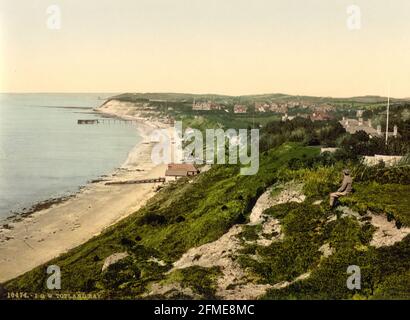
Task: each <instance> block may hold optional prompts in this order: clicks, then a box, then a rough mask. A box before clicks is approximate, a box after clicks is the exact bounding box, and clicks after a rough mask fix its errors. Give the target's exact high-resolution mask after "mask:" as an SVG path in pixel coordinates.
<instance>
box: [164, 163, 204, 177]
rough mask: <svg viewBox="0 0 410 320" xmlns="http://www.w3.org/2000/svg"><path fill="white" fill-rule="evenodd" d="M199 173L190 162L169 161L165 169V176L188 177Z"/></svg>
mask: <svg viewBox="0 0 410 320" xmlns="http://www.w3.org/2000/svg"><path fill="white" fill-rule="evenodd" d="M198 173H199V170H198V169H197V168H196V167H195V166H194V165H193V164H190V163H181V164H179V163H171V164H169V165H168V169H167V170H166V171H165V176H166V177H175V179H177V178H178V177H190V176H195V175H197V174H198Z"/></svg>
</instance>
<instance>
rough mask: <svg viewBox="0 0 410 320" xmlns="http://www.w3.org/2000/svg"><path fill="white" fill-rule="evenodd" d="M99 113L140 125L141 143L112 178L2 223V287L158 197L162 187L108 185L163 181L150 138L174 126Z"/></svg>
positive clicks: (94, 183) (0, 274)
mask: <svg viewBox="0 0 410 320" xmlns="http://www.w3.org/2000/svg"><path fill="white" fill-rule="evenodd" d="M100 108H101V107H99V108H96V109H93V111H94V112H96V113H98V114H100V115H102V116H107V117H116V118H120V119H121V118H122V119H130V118H132V119H133V120H137V121H138V122H139V125H138V127H137V128H136V129H137V130H138V132H139V134H140V136H141V138H142V139H141V141H139V142H138V143H137V144H136V145H135V146H134V147H133V148H132V149H131V150H130V152H129V153H128V157H127V159H126V160H125V161H124V162H123V163H122V164H121V165H120V167H118V168H116V169H115V170H114V171H113V172H111V173H110V174H108V175H104V176H100V177H99V178H98V179H95V180H94V181H89V182H88V183H87V184H86V185H85V186H80V187H79V190H78V191H77V192H76V193H73V194H72V195H67V196H63V197H60V198H51V199H48V200H46V201H42V202H39V203H36V204H34V205H33V206H32V207H30V208H29V209H28V210H27V212H25V213H24V212H23V213H20V214H17V215H12V216H9V217H5V218H4V219H2V220H0V283H1V282H5V281H8V280H11V279H13V278H15V277H17V276H19V275H21V274H23V273H25V272H27V271H30V270H32V269H33V268H35V267H37V266H39V265H41V264H43V263H46V262H47V261H50V260H51V259H53V258H55V257H57V256H59V255H61V254H63V253H65V252H67V251H69V250H70V249H73V248H75V247H76V246H78V245H81V244H82V243H84V242H86V241H88V240H89V239H91V238H92V237H94V236H97V235H99V234H100V233H101V232H103V231H104V230H105V229H107V228H108V227H110V226H112V225H113V224H115V223H117V222H118V221H120V220H122V219H123V218H125V217H127V216H129V215H130V214H132V213H134V212H135V211H137V210H138V209H140V208H141V207H142V206H143V205H144V204H145V203H146V202H147V201H148V199H150V198H151V197H152V196H153V195H154V194H155V192H156V188H157V186H158V185H159V184H158V183H152V184H143V185H141V184H140V185H121V186H119V185H113V186H109V185H105V182H107V181H120V180H132V179H149V178H157V177H160V176H163V175H164V172H165V165H154V164H152V162H151V158H150V157H151V150H152V147H153V146H152V143H151V142H150V139H149V136H150V133H151V132H152V130H154V129H156V128H167V127H169V126H167V125H165V124H164V123H162V122H161V121H160V120H158V119H156V120H154V121H152V120H151V119H146V118H143V117H140V116H138V117H132V116H124V115H121V114H120V113H115V112H114V113H113V112H104V110H101V109H100ZM5 225H6V227H5Z"/></svg>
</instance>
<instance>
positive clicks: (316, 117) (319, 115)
mask: <svg viewBox="0 0 410 320" xmlns="http://www.w3.org/2000/svg"><path fill="white" fill-rule="evenodd" d="M332 119H333V117H332V116H331V115H329V114H328V113H326V112H323V111H315V112H313V113H312V115H311V116H310V120H312V121H325V120H332Z"/></svg>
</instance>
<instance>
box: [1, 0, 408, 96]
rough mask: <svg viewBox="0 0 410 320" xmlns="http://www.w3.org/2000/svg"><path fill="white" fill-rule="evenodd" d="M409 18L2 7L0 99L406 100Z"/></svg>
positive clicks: (259, 4)
mask: <svg viewBox="0 0 410 320" xmlns="http://www.w3.org/2000/svg"><path fill="white" fill-rule="evenodd" d="M51 4H57V5H59V6H60V8H61V13H62V28H61V29H60V30H58V31H57V30H49V29H48V28H47V27H46V21H47V15H46V8H47V7H48V6H49V5H51ZM351 4H356V5H359V6H360V8H361V12H362V28H361V29H360V30H356V31H351V30H349V29H348V28H347V26H346V20H347V18H348V15H347V13H346V9H347V7H348V5H351ZM409 17H410V1H408V0H395V1H385V0H356V1H345V0H332V1H329V0H281V1H278V0H276V1H275V0H253V1H245V0H223V1H221V0H219V1H217V0H203V1H202V0H173V1H171V0H132V1H131V0H121V1H115V0H98V1H97V0H83V1H81V0H60V1H46V0H0V54H1V56H0V57H1V58H0V59H1V60H0V72H1V73H0V75H1V78H0V90H1V91H6V92H7V91H13V92H47V91H54V92H79V91H82V92H87V91H95V92H102V91H108V92H121V91H178V92H215V93H228V94H246V93H265V92H284V93H291V94H310V95H332V96H353V95H364V94H380V95H386V94H387V87H388V83H389V82H391V92H392V95H393V96H398V97H408V96H410V92H409V88H410V61H409V60H410V59H409V56H410V19H409Z"/></svg>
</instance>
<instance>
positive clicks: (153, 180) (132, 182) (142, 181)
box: [105, 177, 165, 186]
mask: <svg viewBox="0 0 410 320" xmlns="http://www.w3.org/2000/svg"><path fill="white" fill-rule="evenodd" d="M164 182H165V178H162V177H161V178H153V179H143V180H127V181H112V182H106V183H105V185H107V186H109V185H123V184H142V183H164Z"/></svg>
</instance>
